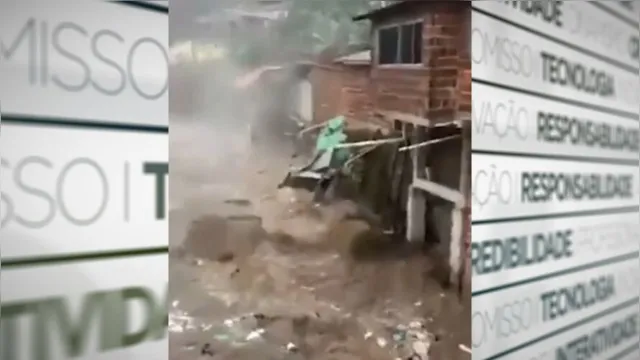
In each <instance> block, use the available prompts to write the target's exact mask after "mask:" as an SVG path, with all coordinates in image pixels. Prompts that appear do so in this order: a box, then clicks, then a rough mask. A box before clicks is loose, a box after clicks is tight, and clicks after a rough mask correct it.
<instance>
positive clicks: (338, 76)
mask: <svg viewBox="0 0 640 360" xmlns="http://www.w3.org/2000/svg"><path fill="white" fill-rule="evenodd" d="M369 72H370V67H369V66H347V65H345V66H333V67H315V68H314V69H313V70H312V72H311V74H310V79H311V83H312V86H313V103H314V121H315V122H318V123H321V122H324V121H327V120H329V119H331V118H332V117H334V116H337V115H344V116H345V117H346V118H347V120H357V121H366V120H368V119H369V118H371V115H372V112H373V107H372V103H371V88H370V74H369Z"/></svg>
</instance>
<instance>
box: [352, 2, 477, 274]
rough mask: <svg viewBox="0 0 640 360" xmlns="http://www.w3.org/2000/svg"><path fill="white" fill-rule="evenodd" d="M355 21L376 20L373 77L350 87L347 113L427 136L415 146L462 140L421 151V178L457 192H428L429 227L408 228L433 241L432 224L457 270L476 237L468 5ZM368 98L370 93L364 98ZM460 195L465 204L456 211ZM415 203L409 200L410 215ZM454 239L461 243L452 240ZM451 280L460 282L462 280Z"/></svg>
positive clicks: (400, 8) (436, 5)
mask: <svg viewBox="0 0 640 360" xmlns="http://www.w3.org/2000/svg"><path fill="white" fill-rule="evenodd" d="M353 20H354V21H363V20H369V21H370V22H371V40H372V41H371V43H372V49H371V51H370V52H369V59H368V60H369V66H368V67H366V68H365V67H362V68H364V69H367V71H368V78H369V79H368V81H366V82H363V81H362V79H361V78H360V77H358V78H356V81H352V82H351V83H350V84H351V85H350V86H346V85H348V84H349V82H344V83H345V84H346V85H345V86H344V88H343V90H342V94H343V97H344V98H345V99H343V100H342V102H343V103H344V104H346V106H345V109H344V110H343V111H344V112H346V113H349V114H358V116H364V117H369V118H379V119H380V118H381V120H382V122H383V123H385V124H386V126H387V127H393V128H396V129H403V131H407V130H408V131H409V133H419V134H420V133H422V135H425V134H426V136H428V138H426V139H425V138H424V137H423V138H422V139H420V137H418V138H417V139H418V140H415V141H417V142H421V141H424V140H430V139H437V138H446V137H451V136H452V135H453V136H455V135H457V136H458V137H457V138H455V139H453V140H450V141H443V142H441V143H437V144H434V145H430V146H429V147H428V150H426V149H424V150H421V151H419V152H418V153H422V154H421V155H415V156H417V157H419V158H422V159H423V161H422V162H423V164H422V165H418V166H417V167H415V165H414V175H415V172H416V171H420V170H418V168H421V169H424V168H425V167H427V168H428V169H429V170H428V174H427V175H421V176H426V180H428V181H427V182H428V183H429V184H428V185H430V187H431V188H432V189H434V188H439V189H442V187H446V188H448V189H451V190H455V192H456V193H455V194H453V195H455V196H453V195H452V197H451V198H447V197H446V196H444V197H443V196H442V194H444V193H448V192H449V191H450V190H448V189H444V192H440V195H439V196H438V195H436V196H433V194H435V193H436V192H438V191H435V190H434V191H433V192H432V191H429V190H425V191H427V192H428V193H429V194H428V195H427V196H426V202H427V205H426V208H427V209H426V210H420V211H418V213H421V214H422V213H425V212H426V215H424V216H425V219H426V220H425V221H424V223H425V224H422V225H420V226H418V229H414V230H413V231H412V230H411V229H408V230H407V231H408V232H409V233H414V234H415V235H408V236H416V237H419V238H422V237H427V238H428V237H429V233H430V232H429V230H428V229H425V227H428V225H426V224H434V225H433V226H432V227H435V229H432V230H435V235H436V236H437V237H438V238H439V239H440V240H441V243H442V244H443V245H444V246H448V247H449V249H447V250H446V251H447V252H448V253H449V257H450V265H451V266H452V267H453V268H454V269H458V270H459V269H460V268H461V267H463V264H462V263H461V262H462V261H464V260H463V259H464V258H465V252H466V251H465V250H466V249H468V245H469V242H470V235H471V234H470V224H471V222H470V211H469V203H470V202H469V200H470V193H471V191H470V188H471V185H470V176H471V174H470V173H471V171H470V165H469V164H470V161H471V159H470V148H469V146H470V136H471V131H470V115H471V5H470V2H468V1H435V0H424V1H411V0H404V1H402V0H397V1H395V2H394V3H392V4H391V5H388V6H386V7H384V8H381V9H377V10H374V11H372V12H369V13H367V14H362V15H358V16H356V17H354V18H353ZM365 93H366V94H367V96H366V97H363V96H362V94H365ZM363 99H366V100H363ZM410 115H413V116H410ZM419 134H418V135H419ZM421 176H418V177H421ZM414 184H415V185H414ZM414 184H412V185H411V186H409V187H408V189H409V190H408V193H411V194H412V193H413V192H414V191H415V190H414V189H415V187H416V186H417V182H416V181H415V178H414ZM407 196H409V195H407ZM411 196H413V195H411ZM420 196H424V195H420ZM454 197H455V198H457V199H461V200H460V201H457V205H455V206H452V202H453V200H452V198H454ZM414 202H415V201H414ZM411 203H412V202H411V201H408V202H407V204H408V205H407V212H408V213H407V217H408V218H410V217H411V216H410V215H409V212H410V211H411V210H409V208H410V207H411V205H410V204H411ZM429 218H430V219H429ZM409 222H411V221H409ZM415 222H416V223H417V222H421V221H415ZM408 226H409V225H408ZM409 227H410V226H409ZM420 227H422V228H420ZM432 234H433V232H432ZM454 238H455V239H459V240H458V241H455V240H454V241H452V239H454ZM467 266H468V265H467ZM458 270H455V271H454V273H456V275H460V271H458ZM462 274H464V271H462ZM465 275H467V274H465ZM452 280H453V281H454V282H459V280H460V278H458V279H452ZM467 282H468V281H467Z"/></svg>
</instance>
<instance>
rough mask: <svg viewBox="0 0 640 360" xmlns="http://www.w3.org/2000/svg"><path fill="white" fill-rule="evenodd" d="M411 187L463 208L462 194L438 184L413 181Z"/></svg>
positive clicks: (420, 180) (426, 181) (422, 180)
mask: <svg viewBox="0 0 640 360" xmlns="http://www.w3.org/2000/svg"><path fill="white" fill-rule="evenodd" d="M413 187H415V188H418V189H420V190H422V191H426V192H428V193H431V194H434V195H437V196H439V197H441V198H443V199H445V200H448V201H450V202H452V203H453V204H454V205H455V206H456V207H459V208H462V207H463V206H464V203H465V200H464V196H463V195H462V193H460V192H459V191H457V190H454V189H451V188H448V187H446V186H444V185H440V184H438V183H435V182H433V181H428V180H425V179H413ZM452 241H453V239H452Z"/></svg>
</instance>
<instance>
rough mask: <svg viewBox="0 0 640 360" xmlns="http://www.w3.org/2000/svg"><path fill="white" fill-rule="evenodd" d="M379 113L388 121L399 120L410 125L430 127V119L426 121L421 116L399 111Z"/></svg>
mask: <svg viewBox="0 0 640 360" xmlns="http://www.w3.org/2000/svg"><path fill="white" fill-rule="evenodd" d="M378 113H379V114H380V115H382V116H384V117H385V118H386V119H387V120H391V121H393V120H398V121H402V122H405V123H410V124H413V125H417V126H424V127H429V125H430V122H429V119H425V118H423V117H420V116H416V115H412V114H407V113H402V112H399V111H382V110H381V111H378Z"/></svg>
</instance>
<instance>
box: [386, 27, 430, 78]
mask: <svg viewBox="0 0 640 360" xmlns="http://www.w3.org/2000/svg"><path fill="white" fill-rule="evenodd" d="M417 24H420V25H421V29H422V34H423V35H422V36H423V39H422V40H423V41H424V24H425V19H424V18H422V17H420V18H411V19H406V20H402V21H395V22H392V23H388V24H383V25H380V26H378V27H376V29H375V34H374V35H375V36H374V41H375V42H374V43H375V65H376V66H377V67H380V68H403V69H421V68H424V54H421V61H420V62H419V63H392V64H381V63H380V31H382V30H386V29H391V28H397V29H398V45H397V49H396V56H399V55H400V53H401V51H400V50H401V44H402V41H401V40H400V36H401V35H400V34H401V33H402V30H401V29H402V27H403V26H405V25H417ZM421 48H422V47H421Z"/></svg>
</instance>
